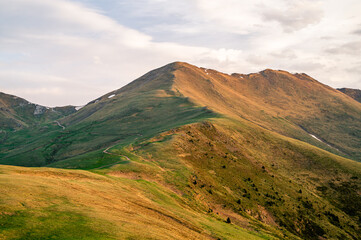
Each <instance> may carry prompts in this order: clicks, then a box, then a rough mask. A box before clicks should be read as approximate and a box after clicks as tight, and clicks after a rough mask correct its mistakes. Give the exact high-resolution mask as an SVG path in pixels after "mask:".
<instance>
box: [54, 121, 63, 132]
mask: <svg viewBox="0 0 361 240" xmlns="http://www.w3.org/2000/svg"><path fill="white" fill-rule="evenodd" d="M54 122H55V123H56V124H58V126H59V127H61V128H63V130H64V129H65V127H64V126H63V125H61V124H60V122H58V121H56V120H55V121H54Z"/></svg>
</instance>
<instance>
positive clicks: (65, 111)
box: [0, 92, 76, 131]
mask: <svg viewBox="0 0 361 240" xmlns="http://www.w3.org/2000/svg"><path fill="white" fill-rule="evenodd" d="M74 112H76V110H75V107H74V106H65V107H55V108H48V107H44V106H41V105H37V104H33V103H30V102H28V101H27V100H25V99H23V98H19V97H17V96H13V95H9V94H5V93H2V92H0V129H1V130H5V131H6V130H10V131H11V130H14V129H21V128H25V127H30V126H33V125H34V124H40V123H44V122H47V121H53V120H56V119H59V118H62V117H64V116H67V115H69V114H72V113H74Z"/></svg>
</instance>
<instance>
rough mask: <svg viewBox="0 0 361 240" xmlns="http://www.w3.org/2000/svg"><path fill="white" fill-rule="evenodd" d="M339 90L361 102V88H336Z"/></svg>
mask: <svg viewBox="0 0 361 240" xmlns="http://www.w3.org/2000/svg"><path fill="white" fill-rule="evenodd" d="M337 90H339V91H340V92H343V93H344V94H346V95H348V96H350V97H352V98H353V99H355V100H356V101H358V102H361V90H360V89H352V88H338V89H337Z"/></svg>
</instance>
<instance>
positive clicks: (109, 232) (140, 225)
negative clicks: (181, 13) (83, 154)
mask: <svg viewBox="0 0 361 240" xmlns="http://www.w3.org/2000/svg"><path fill="white" fill-rule="evenodd" d="M0 172H1V174H0V195H1V201H0V219H1V216H4V215H14V216H16V215H17V214H19V213H21V212H30V213H31V214H33V215H34V216H38V215H43V216H47V214H48V210H47V209H49V208H50V207H52V211H54V210H55V211H63V212H69V213H74V212H75V213H77V214H81V215H82V216H84V217H85V218H86V219H87V220H88V223H87V225H88V227H89V228H90V229H92V230H94V231H95V232H98V233H101V234H103V236H105V237H104V239H211V238H213V237H212V236H214V237H215V236H219V237H221V236H222V234H223V235H224V234H227V235H228V234H229V236H227V238H225V239H259V237H257V236H255V235H252V234H248V233H247V231H245V230H242V229H240V228H238V227H236V226H231V225H229V224H226V223H224V222H223V221H220V220H217V219H215V218H212V217H210V216H207V215H206V214H204V213H200V212H197V211H195V210H192V209H191V208H189V207H187V206H185V205H184V203H182V201H180V200H179V199H178V198H177V197H174V193H172V192H170V191H169V190H167V189H165V188H163V187H161V186H159V185H157V184H155V183H150V182H147V181H144V180H139V181H137V180H133V179H129V178H128V177H127V176H125V178H124V176H122V175H119V176H117V177H111V176H102V175H99V174H95V173H91V172H87V171H81V170H62V169H50V168H41V169H40V168H34V169H30V168H22V167H10V166H0ZM26 220H27V221H28V222H33V224H34V225H33V227H32V228H31V229H27V226H22V227H21V231H19V230H20V229H11V228H10V229H2V231H1V233H0V238H1V239H21V238H22V235H21V234H22V232H23V233H24V232H26V231H30V230H33V231H34V229H36V228H37V227H36V226H37V225H41V222H37V221H38V220H36V219H32V217H28V218H27V219H26ZM61 221H63V220H62V219H57V218H56V217H54V218H53V219H51V222H53V223H57V222H61ZM203 225H205V226H208V229H206V228H205V227H204V226H203ZM0 227H1V225H0ZM228 230H230V233H227V231H228ZM237 236H238V237H237ZM58 239H61V236H60V237H59V238H58ZM85 239H87V238H85Z"/></svg>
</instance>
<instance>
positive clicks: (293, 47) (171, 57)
mask: <svg viewBox="0 0 361 240" xmlns="http://www.w3.org/2000/svg"><path fill="white" fill-rule="evenodd" d="M105 2H106V3H107V4H108V5H107V6H105V4H106V3H105ZM105 2H103V1H95V0H73V1H70V0H52V1H48V0H12V1H5V0H0V91H5V92H9V93H12V94H16V95H19V96H21V97H27V98H28V99H29V100H31V101H33V102H38V103H40V104H45V105H52V106H54V105H62V104H71V103H72V104H74V105H82V104H84V103H86V102H87V101H90V100H92V99H94V98H96V97H98V96H100V95H102V94H104V93H106V92H108V91H112V90H114V89H116V88H119V87H121V86H123V85H125V84H126V83H128V82H130V81H131V80H134V79H135V78H136V77H139V76H140V75H142V74H144V73H145V72H147V71H149V70H151V69H154V68H157V67H160V66H162V65H164V64H167V63H169V62H173V61H178V60H179V61H187V62H190V63H193V64H196V65H198V66H204V67H207V68H215V69H217V70H220V71H224V72H228V73H232V72H243V73H248V72H253V71H259V70H262V69H265V68H275V69H285V70H289V71H292V72H307V74H309V75H311V76H313V77H315V78H316V79H319V80H320V81H322V82H325V83H326V84H330V85H332V86H334V87H341V86H345V87H355V88H361V83H360V78H359V73H357V72H356V71H350V69H353V70H354V69H357V67H358V66H359V64H360V63H359V57H358V56H359V52H358V51H359V49H360V46H359V35H358V34H357V32H358V30H359V29H360V25H359V24H360V23H361V18H360V16H359V13H358V9H360V8H361V3H360V1H359V0H345V1H343V2H342V3H340V2H339V1H338V0H328V1H327V2H326V1H325V0H323V1H321V0H319V1H311V0H296V1H286V0H272V1H264V0H254V1H245V0H214V1H205V0H185V1H171V0H157V1H155V0H140V1H130V0H122V1H115V0H114V1H112V0H110V1H105ZM275 6H276V7H275ZM356 53H357V54H356ZM40 93H41V94H40Z"/></svg>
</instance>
